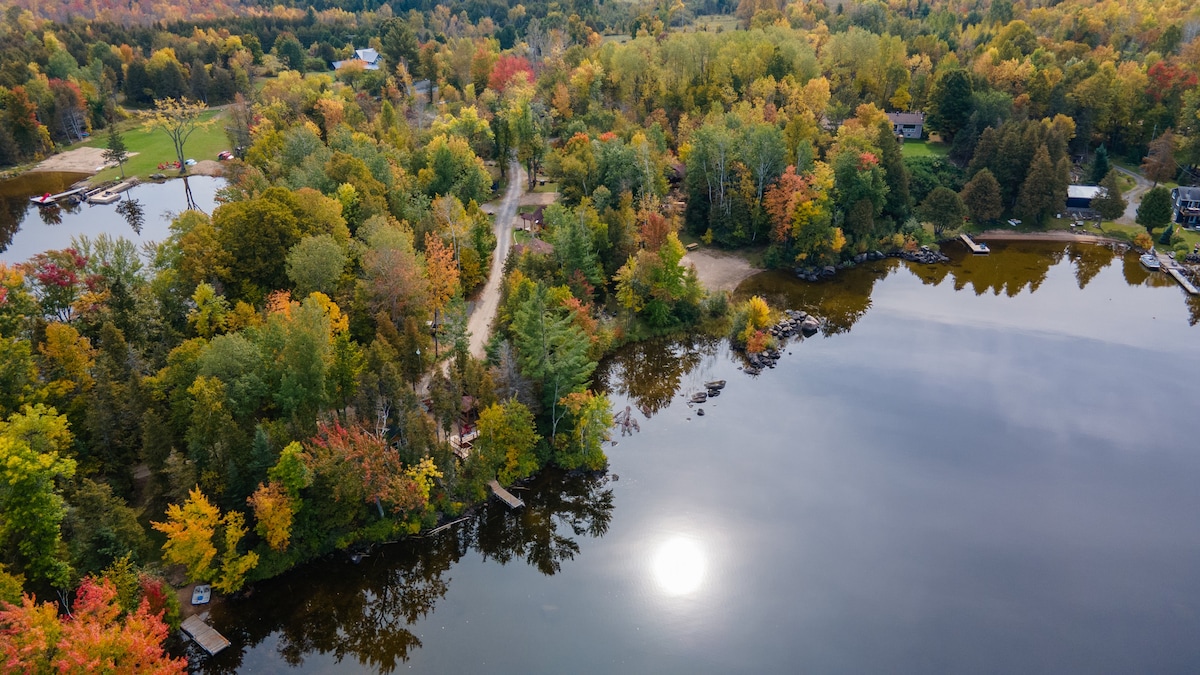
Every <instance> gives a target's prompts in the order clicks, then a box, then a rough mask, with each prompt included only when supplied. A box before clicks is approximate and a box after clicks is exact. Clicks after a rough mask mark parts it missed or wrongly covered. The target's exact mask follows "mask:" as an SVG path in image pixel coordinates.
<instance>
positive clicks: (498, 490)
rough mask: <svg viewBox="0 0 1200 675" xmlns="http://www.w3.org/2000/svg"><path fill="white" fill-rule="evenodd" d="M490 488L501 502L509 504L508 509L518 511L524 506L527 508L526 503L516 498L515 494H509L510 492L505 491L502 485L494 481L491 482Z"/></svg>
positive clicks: (489, 483)
mask: <svg viewBox="0 0 1200 675" xmlns="http://www.w3.org/2000/svg"><path fill="white" fill-rule="evenodd" d="M488 487H490V488H491V489H492V494H494V495H496V496H497V497H499V498H500V501H502V502H504V503H505V504H508V508H510V509H517V508H520V507H522V506H525V502H523V501H521V500H520V499H517V498H516V497H514V496H513V493H511V492H509V491H508V490H505V489H504V488H502V487H500V483H498V482H496V481H494V480H493V481H489V482H488Z"/></svg>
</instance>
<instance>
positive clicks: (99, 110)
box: [0, 0, 1200, 672]
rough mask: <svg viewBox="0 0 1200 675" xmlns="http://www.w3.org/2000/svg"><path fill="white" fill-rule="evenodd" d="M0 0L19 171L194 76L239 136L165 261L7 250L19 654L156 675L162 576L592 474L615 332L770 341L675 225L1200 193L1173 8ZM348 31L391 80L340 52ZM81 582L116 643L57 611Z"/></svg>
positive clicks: (407, 531)
mask: <svg viewBox="0 0 1200 675" xmlns="http://www.w3.org/2000/svg"><path fill="white" fill-rule="evenodd" d="M301 4H303V7H301ZM64 8H67V9H64ZM0 11H3V12H4V16H5V18H6V21H4V22H3V23H2V24H0V117H2V119H3V123H2V124H0V164H3V165H5V166H21V165H27V164H28V163H30V162H33V161H36V160H38V159H39V158H42V157H44V156H46V155H47V154H49V153H51V152H54V151H55V150H57V149H61V148H65V147H67V146H69V145H70V144H71V143H73V142H75V141H78V140H79V138H80V136H81V135H82V133H91V134H101V133H106V132H107V130H108V129H109V127H110V126H111V125H114V124H119V123H120V122H121V120H123V119H126V118H129V117H132V116H135V115H136V114H137V113H138V111H144V110H149V109H153V108H154V107H156V106H161V105H162V103H163V102H164V101H168V100H170V101H180V100H183V99H188V100H190V101H192V102H198V103H199V104H202V105H207V106H221V107H223V108H224V110H225V117H224V118H223V119H225V122H224V123H225V124H226V133H227V134H228V136H229V139H230V146H231V147H238V148H241V150H240V152H239V157H240V158H239V159H238V160H234V161H232V162H230V163H228V164H227V170H226V179H227V184H226V187H225V188H224V189H223V190H222V191H221V193H220V196H219V202H220V204H219V206H218V207H217V208H216V209H215V210H214V211H213V212H212V213H211V214H205V213H202V212H199V211H186V212H184V213H182V214H179V215H178V216H177V217H175V219H174V221H173V222H172V224H171V235H170V237H168V238H167V239H166V240H164V241H161V242H158V243H157V244H155V245H154V246H152V247H148V248H147V249H145V250H139V249H138V248H137V247H135V246H134V245H133V244H131V243H130V242H128V241H126V240H123V239H119V238H117V239H114V238H110V237H106V236H100V237H96V238H85V239H82V240H78V241H73V242H70V245H68V246H64V248H62V249H59V250H52V251H46V252H44V253H42V254H39V255H37V256H35V257H34V258H32V259H30V260H28V261H26V262H24V263H22V264H18V265H0V420H3V421H0V457H3V460H4V461H3V462H0V563H2V566H0V601H3V602H5V603H11V604H7V605H6V607H7V608H6V609H4V610H0V626H3V632H2V637H0V649H3V650H4V654H5V658H6V659H9V660H8V661H6V663H9V664H14V663H16V664H23V665H27V666H28V667H30V668H34V667H35V665H34V664H38V663H42V664H45V663H59V664H60V665H61V664H66V663H67V662H68V661H71V660H72V659H76V660H78V659H88V658H96V659H110V660H112V662H114V663H134V662H138V663H142V662H144V663H156V664H158V665H159V666H161V667H162V668H164V670H163V672H176V671H178V670H179V669H180V668H182V665H181V663H180V662H179V661H178V660H173V659H171V658H169V657H167V656H165V655H163V654H162V653H161V650H157V645H158V644H159V643H160V642H161V640H162V637H163V635H165V632H166V630H167V628H166V626H168V625H171V623H172V621H173V620H177V616H178V614H177V608H172V606H171V603H172V598H173V594H172V592H171V591H170V589H169V586H167V585H165V584H164V580H171V581H174V582H175V583H182V582H183V581H184V580H186V581H188V582H196V581H203V582H211V583H213V585H214V587H215V588H216V589H217V590H218V591H220V592H223V593H235V592H239V591H241V590H242V589H244V588H246V587H247V584H252V583H253V582H254V581H256V580H261V579H265V578H269V577H272V576H274V575H277V574H279V573H281V572H283V571H285V570H287V569H290V568H292V567H294V566H296V565H298V564H301V563H303V562H305V561H308V560H312V559H314V558H316V557H319V556H322V555H326V554H328V553H330V552H333V551H337V550H341V549H346V548H348V547H351V546H357V545H364V544H370V543H376V542H385V541H394V540H396V539H398V538H401V537H404V536H407V535H412V534H415V533H418V532H421V531H422V530H427V529H429V528H431V527H434V526H436V525H437V524H439V523H441V522H446V521H448V520H450V519H453V518H455V517H456V516H458V515H459V514H461V513H463V512H464V511H465V510H466V509H469V508H471V506H472V505H473V504H476V503H478V502H479V501H480V500H482V499H484V498H485V495H486V492H485V486H486V484H487V482H488V481H490V480H493V479H497V480H499V482H500V483H502V484H511V483H513V482H515V481H519V480H522V479H525V478H527V477H529V476H531V475H533V474H535V473H536V472H537V471H539V470H540V469H541V468H543V467H548V466H555V467H559V468H561V469H565V470H568V471H582V472H593V471H600V470H603V468H604V467H605V463H606V460H605V457H604V453H603V450H602V444H603V442H604V441H605V440H607V438H608V430H609V428H610V427H611V425H612V415H611V411H610V410H609V403H608V400H607V398H606V397H605V396H604V394H603V393H601V392H599V391H596V390H594V389H593V388H592V381H591V376H592V373H593V371H594V369H595V367H596V364H597V361H598V360H599V359H600V358H602V357H603V356H604V355H605V354H607V353H609V352H611V351H612V350H613V349H615V348H616V347H618V346H620V345H622V344H626V343H628V342H631V341H636V340H639V339H643V338H646V337H649V336H653V335H661V334H666V333H671V332H681V331H697V330H701V329H702V328H703V329H711V328H712V327H713V326H725V328H723V330H727V326H728V325H730V324H732V325H733V326H735V330H734V333H735V340H737V341H739V343H740V344H742V345H743V346H744V347H746V348H749V349H751V350H758V349H763V348H766V347H767V346H768V337H769V336H764V334H763V333H762V332H761V331H758V330H757V329H758V328H761V327H763V326H766V325H767V324H768V316H767V315H768V313H769V311H770V310H769V308H767V307H766V306H765V304H764V303H762V302H761V300H758V301H755V300H752V301H750V302H747V303H745V304H742V305H738V306H731V304H730V302H729V299H728V298H727V296H726V295H724V294H719V293H712V294H710V293H706V291H705V289H703V288H702V287H701V285H700V284H699V282H698V280H697V278H696V276H695V273H694V271H693V270H692V269H691V268H690V267H687V266H686V265H684V264H683V263H682V262H681V261H682V258H683V256H684V243H683V242H684V241H698V242H704V243H706V244H708V245H712V246H718V247H724V248H731V249H737V248H745V247H751V248H753V249H754V250H756V251H760V252H762V255H763V260H764V262H765V263H766V264H768V265H770V266H777V267H785V268H793V267H809V266H818V265H835V264H838V263H840V262H842V261H845V260H847V259H850V258H852V257H854V256H856V255H859V254H862V253H865V252H868V251H873V250H893V249H903V248H909V249H912V248H915V247H917V246H920V245H925V244H932V243H934V242H935V241H936V240H937V239H938V238H940V236H941V235H942V234H943V233H945V232H947V231H953V230H955V229H956V228H958V227H961V226H962V224H963V222H964V219H968V220H970V221H972V222H975V223H980V224H987V223H998V222H1001V221H1003V220H1004V219H1007V218H1020V219H1023V220H1024V221H1025V222H1027V223H1031V224H1034V225H1037V224H1040V223H1046V222H1048V221H1049V220H1050V219H1051V218H1052V217H1053V215H1054V214H1055V213H1056V212H1058V211H1060V210H1061V209H1062V206H1061V205H1062V204H1063V203H1064V201H1065V196H1066V188H1067V185H1068V184H1070V183H1076V182H1084V183H1093V184H1102V185H1105V186H1112V189H1111V192H1112V193H1115V195H1116V199H1117V200H1118V201H1119V199H1120V196H1119V193H1120V189H1119V187H1117V182H1116V178H1115V176H1116V174H1115V173H1113V171H1112V168H1111V166H1112V165H1113V164H1116V163H1118V162H1121V163H1126V164H1128V165H1130V166H1137V165H1142V169H1143V171H1144V173H1145V174H1146V175H1147V177H1148V178H1152V179H1153V180H1155V181H1156V182H1177V183H1180V184H1186V183H1194V182H1195V181H1196V179H1197V177H1200V172H1198V170H1197V165H1200V87H1197V81H1198V77H1200V40H1198V39H1197V35H1198V34H1200V7H1194V6H1192V5H1191V3H1187V2H1183V1H1174V2H1172V1H1166V2H1147V1H1145V0H1104V1H1094V0H1080V1H1075V2H1060V3H1053V2H1040V1H1037V0H1028V1H1021V0H993V1H990V2H989V1H987V0H932V1H926V0H890V1H889V2H881V1H878V0H864V1H861V2H840V3H828V4H827V3H823V2H821V1H820V0H812V1H810V0H796V1H794V2H785V1H780V0H742V2H741V3H740V4H738V5H736V6H733V5H724V4H722V3H713V2H705V3H684V2H677V3H675V4H673V5H669V6H668V5H667V4H666V3H662V4H636V3H633V4H631V3H596V4H590V3H565V4H564V3H545V4H543V3H530V4H529V5H528V6H527V5H524V4H517V3H511V4H510V3H504V2H499V0H495V1H494V2H490V3H487V2H481V1H479V0H472V1H468V2H451V3H438V4H436V5H435V4H434V3H422V2H407V1H402V2H393V3H384V2H378V1H374V0H363V1H360V2H332V1H325V2H313V3H280V4H276V3H271V4H270V5H269V6H268V3H265V2H264V3H259V2H251V1H250V0H241V1H240V2H232V1H226V2H220V1H218V2H205V3H186V2H183V3H181V2H170V3H166V2H154V1H148V2H136V1H135V2H128V3H125V2H122V3H109V2H103V1H101V0H78V1H77V2H72V3H50V2H39V1H37V0H22V1H20V2H15V3H9V4H8V5H6V6H3V7H0ZM716 12H726V13H727V14H728V16H726V17H725V18H726V19H728V20H729V21H728V25H729V26H730V27H729V28H728V29H726V28H722V29H720V30H717V29H711V30H710V29H708V24H706V23H702V22H701V20H700V18H701V17H702V16H704V15H708V14H712V13H716ZM363 48H373V49H375V50H376V51H377V52H378V53H379V54H380V55H381V57H382V61H383V65H382V67H380V68H379V69H373V68H368V67H367V65H368V64H364V63H362V62H354V61H353V60H351V62H350V63H349V65H344V66H343V67H341V68H340V69H338V70H336V71H334V70H332V65H331V63H332V62H333V61H335V60H345V59H350V57H351V56H352V55H353V53H354V50H355V49H363ZM888 112H922V113H924V114H925V118H924V119H925V132H926V134H927V135H930V134H932V135H935V136H936V137H937V138H938V139H940V142H941V143H942V147H944V148H945V149H946V153H945V155H944V156H941V155H920V154H915V153H909V154H906V153H905V151H904V146H902V145H901V143H900V142H899V141H898V140H897V138H896V135H895V133H894V130H893V126H892V124H891V122H890V121H889V120H888V118H887V116H886V113H888ZM910 142H911V141H910ZM1110 158H1111V159H1110ZM511 181H523V182H524V183H525V184H527V186H528V187H529V188H531V189H532V188H533V187H535V186H537V185H538V184H539V182H540V181H549V182H550V183H551V184H553V185H554V186H556V188H557V191H558V192H559V193H560V195H561V198H560V199H559V201H558V203H556V204H554V205H551V206H549V207H547V208H546V209H545V211H544V215H543V222H542V223H541V225H540V227H539V228H535V231H534V232H533V233H532V235H531V238H530V239H528V240H522V241H521V242H520V244H519V245H518V247H517V248H516V249H514V252H513V253H512V254H511V255H509V256H508V257H507V258H506V259H505V260H504V262H505V265H504V270H505V276H504V279H503V282H502V285H501V297H500V306H499V311H498V313H497V317H496V321H495V323H494V325H493V326H492V332H491V334H490V338H489V340H488V343H487V349H486V357H485V358H483V359H479V358H476V355H473V354H472V353H471V350H470V347H469V340H468V336H467V331H466V325H467V315H468V303H469V302H470V301H471V300H472V299H473V298H476V297H477V296H478V293H479V292H480V289H481V288H482V286H483V285H484V283H485V281H486V278H487V274H488V270H489V268H490V265H491V261H492V260H493V258H494V256H496V255H497V254H498V252H497V250H496V246H497V242H496V238H495V236H494V233H493V219H492V216H490V215H489V214H488V212H487V211H486V210H485V209H484V208H483V207H484V205H485V204H487V203H488V202H491V201H493V200H494V199H496V198H498V197H499V196H500V195H501V194H503V193H504V188H505V186H506V185H508V184H509V182H511ZM1121 208H1122V209H1123V208H1124V206H1123V205H1122V206H1121ZM1163 224H1165V222H1164V223H1159V224H1158V226H1159V227H1161V225H1163ZM1147 227H1150V226H1149V225H1148V226H1147ZM64 244H66V242H64ZM469 428H470V429H476V430H477V431H478V432H479V439H478V441H477V442H476V444H475V446H474V448H473V450H472V451H471V452H470V453H469V454H468V455H467V456H466V458H465V459H462V458H460V457H459V456H458V455H456V454H455V452H454V451H453V450H454V448H453V447H452V446H451V444H450V440H451V437H453V436H456V435H460V434H462V433H463V432H464V431H465V430H467V429H469ZM164 588H165V589H166V590H164ZM70 597H74V598H75V600H74V606H75V607H77V608H83V609H87V612H84V611H77V615H78V616H86V617H91V618H90V619H89V620H90V621H93V622H94V623H95V624H96V625H98V626H100V628H99V630H103V631H107V632H105V635H107V636H108V637H107V638H105V639H106V640H108V642H105V643H104V644H103V645H101V644H99V643H98V642H95V641H93V642H89V641H88V639H87V637H86V636H84V635H82V634H80V635H76V634H75V633H72V631H76V632H79V631H78V630H77V629H76V628H75V627H74V624H72V623H71V622H65V623H63V622H61V620H60V619H59V618H57V616H56V615H57V609H56V607H57V606H58V604H59V603H60V602H61V603H69V602H70V601H69V600H68V598H70ZM89 612H90V613H89ZM172 617H175V619H173V618H172ZM22 626H24V627H25V628H24V629H22V628H21V627H22ZM31 626H37V627H39V628H38V630H36V631H34V630H29V627H31ZM47 636H50V637H47ZM156 650H157V651H156ZM13 659H17V660H15V661H14V660H13ZM20 659H25V660H20ZM71 662H74V661H71ZM96 663H98V662H96ZM62 669H67V670H69V668H67V667H66V666H62Z"/></svg>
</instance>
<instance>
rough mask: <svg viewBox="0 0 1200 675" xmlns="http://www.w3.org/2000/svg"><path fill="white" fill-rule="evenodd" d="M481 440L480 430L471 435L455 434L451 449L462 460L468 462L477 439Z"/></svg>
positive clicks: (470, 433) (451, 438)
mask: <svg viewBox="0 0 1200 675" xmlns="http://www.w3.org/2000/svg"><path fill="white" fill-rule="evenodd" d="M477 438H479V430H478V429H476V430H474V431H471V432H469V433H466V434H463V435H462V436H459V435H458V434H455V435H453V436H451V437H450V449H451V450H453V451H454V454H455V455H456V456H457V457H458V458H459V459H461V460H463V461H466V459H467V457H469V456H470V455H471V450H472V449H473V448H474V446H475V439H477Z"/></svg>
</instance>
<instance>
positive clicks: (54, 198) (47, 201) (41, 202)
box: [29, 188, 85, 206]
mask: <svg viewBox="0 0 1200 675" xmlns="http://www.w3.org/2000/svg"><path fill="white" fill-rule="evenodd" d="M84 190H85V188H75V189H73V190H67V191H66V192H60V193H58V194H56V195H50V196H49V197H47V196H46V195H42V196H40V197H30V198H29V201H31V202H33V203H34V204H37V205H38V206H53V205H54V204H56V203H58V200H60V199H64V198H66V197H70V196H72V195H77V194H80V193H81V192H83V191H84Z"/></svg>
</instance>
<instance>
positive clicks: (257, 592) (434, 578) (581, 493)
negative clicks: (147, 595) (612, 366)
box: [188, 471, 613, 673]
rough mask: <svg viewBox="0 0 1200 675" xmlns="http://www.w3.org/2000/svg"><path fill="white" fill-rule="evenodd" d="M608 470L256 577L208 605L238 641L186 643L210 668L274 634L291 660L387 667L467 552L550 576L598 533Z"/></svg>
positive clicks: (406, 647) (604, 527)
mask: <svg viewBox="0 0 1200 675" xmlns="http://www.w3.org/2000/svg"><path fill="white" fill-rule="evenodd" d="M608 481H609V478H608V476H606V475H602V474H586V475H580V474H563V473H561V472H557V471H544V472H542V474H540V475H539V476H538V478H537V479H536V481H535V482H534V483H533V484H532V485H531V486H530V489H529V490H526V491H523V492H522V494H521V496H522V498H523V499H524V500H525V507H524V508H522V509H518V510H516V511H510V510H509V509H508V508H507V507H505V506H504V505H502V504H500V503H498V502H496V501H489V502H488V503H486V504H484V505H483V506H481V507H480V508H479V509H478V510H476V511H475V512H474V513H473V514H472V515H471V516H470V518H469V520H467V521H466V522H464V523H462V524H460V525H457V526H454V527H451V528H449V529H447V530H445V531H443V532H441V533H439V534H436V535H433V536H429V537H426V538H423V539H413V540H410V541H406V542H401V543H399V544H395V545H389V546H384V547H381V548H379V549H377V550H376V551H375V552H374V553H373V554H372V555H370V556H368V557H367V558H365V559H363V561H362V562H361V563H360V564H357V565H355V564H353V563H351V562H350V561H348V560H346V558H345V556H344V555H339V556H335V557H333V558H331V559H328V560H325V561H320V562H316V563H313V564H310V565H306V566H304V567H302V568H300V569H297V570H294V571H292V572H290V573H288V574H285V575H283V576H282V577H279V578H277V579H273V580H271V581H267V582H263V583H260V584H257V585H256V586H255V587H254V589H253V591H252V592H251V593H248V594H246V597H240V598H234V599H230V600H229V601H228V602H226V603H224V604H220V605H214V606H213V608H212V610H211V615H210V618H211V623H212V624H213V625H214V626H217V627H218V628H219V630H220V631H221V633H222V634H223V635H225V636H226V637H227V638H229V640H230V641H231V642H232V646H231V647H229V648H228V649H226V650H224V651H223V652H221V653H220V654H218V655H217V656H215V657H206V656H205V655H204V654H203V653H201V652H199V651H197V648H195V647H194V646H189V652H188V657H189V660H190V661H191V662H192V663H193V664H198V665H199V669H200V670H201V671H203V672H207V673H235V672H238V671H239V670H240V669H241V667H242V658H243V654H244V652H245V650H246V649H248V648H250V647H253V646H255V645H257V644H259V643H261V642H263V641H264V640H266V639H267V638H269V637H271V636H272V635H274V634H278V640H279V646H278V651H279V655H280V656H281V657H282V658H283V660H284V661H285V662H287V663H288V664H290V665H292V666H299V665H301V664H303V663H304V660H305V658H306V657H308V656H310V655H313V654H328V655H332V656H333V657H334V658H336V659H337V660H338V661H339V662H340V661H342V660H343V659H347V658H352V659H354V660H355V661H357V662H358V663H359V664H361V665H362V666H364V667H367V668H370V669H371V670H374V671H377V672H381V673H389V672H392V671H394V670H395V669H396V668H397V667H398V666H399V665H400V664H401V663H403V662H404V661H406V660H407V659H408V656H409V654H410V653H411V652H412V650H415V649H419V648H420V647H421V640H420V639H419V638H418V637H417V636H416V635H415V634H414V633H413V632H412V631H411V630H409V627H410V626H412V625H413V624H415V623H416V622H418V621H419V620H421V619H422V618H423V617H425V616H426V615H428V614H429V613H430V612H432V611H433V609H434V607H435V605H436V604H437V602H438V601H439V600H440V599H441V598H442V597H444V596H445V595H446V591H447V590H448V583H449V579H448V578H447V577H446V573H447V572H448V571H449V570H450V569H451V568H452V567H453V566H454V565H455V564H456V563H457V562H458V561H459V560H461V559H462V558H463V557H464V556H465V555H467V554H468V553H469V552H472V551H477V552H479V553H480V554H482V555H483V557H484V558H485V559H489V560H493V561H496V562H499V563H501V564H507V563H510V562H513V561H516V560H523V561H524V562H526V563H528V564H529V565H531V566H533V567H536V568H537V569H538V570H539V571H540V572H542V573H543V574H546V575H553V574H556V573H557V572H559V571H560V570H561V569H562V564H563V562H565V561H568V560H571V559H573V558H574V557H575V555H576V554H578V553H579V550H580V548H579V543H578V542H577V541H576V538H578V537H582V536H589V537H602V536H604V534H605V533H607V532H608V527H609V523H610V522H611V519H612V509H613V493H612V490H611V489H610V488H609V487H608Z"/></svg>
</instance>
